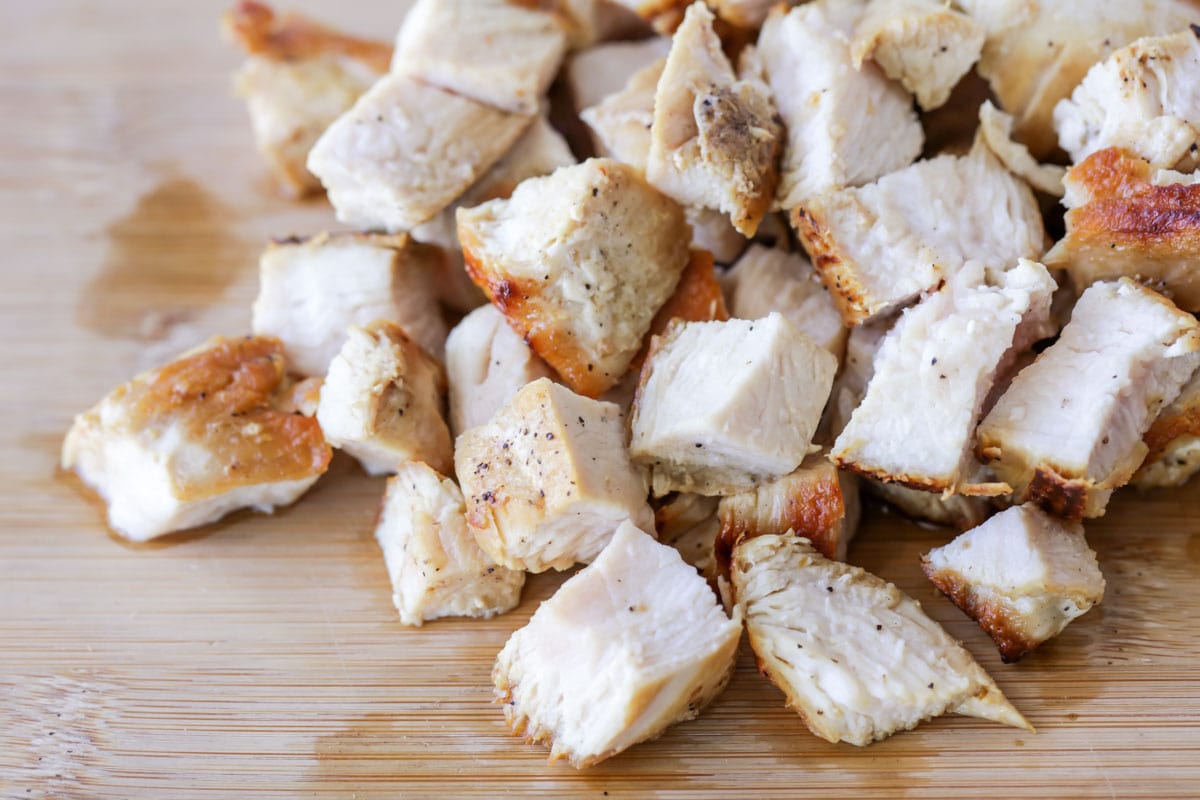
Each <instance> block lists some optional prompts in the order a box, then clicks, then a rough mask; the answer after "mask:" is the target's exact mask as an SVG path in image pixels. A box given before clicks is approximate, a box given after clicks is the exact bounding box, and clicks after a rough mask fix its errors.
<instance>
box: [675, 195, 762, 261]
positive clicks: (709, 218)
mask: <svg viewBox="0 0 1200 800" xmlns="http://www.w3.org/2000/svg"><path fill="white" fill-rule="evenodd" d="M683 213H684V216H686V217H687V221H688V225H691V226H692V249H693V250H707V251H708V252H710V253H712V254H713V258H714V259H715V260H716V262H717V263H718V264H732V263H733V262H734V261H737V259H738V256H740V255H741V254H742V252H743V251H744V250H745V249H746V245H747V244H749V240H748V239H747V238H746V237H745V236H742V234H740V233H738V230H737V228H735V227H733V223H732V222H730V221H729V217H728V216H726V215H725V214H722V213H721V212H720V211H714V210H713V209H711V208H697V207H695V206H689V207H687V208H685V209H684V210H683Z"/></svg>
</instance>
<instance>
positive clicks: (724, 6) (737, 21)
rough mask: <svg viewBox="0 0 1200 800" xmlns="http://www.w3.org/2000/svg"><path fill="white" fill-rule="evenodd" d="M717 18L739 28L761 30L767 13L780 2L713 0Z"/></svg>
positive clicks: (712, 3)
mask: <svg viewBox="0 0 1200 800" xmlns="http://www.w3.org/2000/svg"><path fill="white" fill-rule="evenodd" d="M709 5H711V6H712V7H713V10H714V11H716V12H717V16H718V17H720V18H721V19H723V20H725V21H726V22H728V23H730V24H731V25H735V26H737V27H739V28H746V29H749V30H755V29H757V28H761V27H762V24H763V22H765V21H766V19H767V13H768V12H770V10H771V8H772V7H773V6H776V5H779V0H712V2H711V3H709Z"/></svg>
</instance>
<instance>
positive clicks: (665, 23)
mask: <svg viewBox="0 0 1200 800" xmlns="http://www.w3.org/2000/svg"><path fill="white" fill-rule="evenodd" d="M616 2H618V3H620V4H621V5H623V6H625V7H626V8H628V9H629V10H630V11H633V12H634V13H636V14H637V15H638V16H639V17H641V18H642V19H644V20H646V22H649V23H650V24H651V25H652V26H653V27H654V30H656V31H658V32H659V33H661V34H663V35H666V36H669V35H670V34H671V33H673V32H674V31H675V29H676V28H677V27H679V23H680V22H682V21H683V15H684V12H685V11H686V9H687V7H688V6H690V5H691V4H692V0H616Z"/></svg>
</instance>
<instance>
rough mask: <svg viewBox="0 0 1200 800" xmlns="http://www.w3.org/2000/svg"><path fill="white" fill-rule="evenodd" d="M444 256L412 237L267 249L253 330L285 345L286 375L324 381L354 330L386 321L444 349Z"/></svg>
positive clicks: (335, 237) (365, 237)
mask: <svg viewBox="0 0 1200 800" xmlns="http://www.w3.org/2000/svg"><path fill="white" fill-rule="evenodd" d="M439 266H440V255H439V254H438V253H437V251H436V250H434V249H433V248H431V247H427V246H425V245H421V244H417V243H416V242H414V241H412V240H411V239H409V237H408V236H405V235H403V234H400V235H386V234H370V233H362V234H332V235H331V234H328V233H322V234H319V235H317V236H314V237H312V238H310V239H287V240H283V241H277V242H273V243H271V244H270V245H268V246H267V249H266V251H265V252H263V254H262V257H261V258H260V259H259V291H258V298H257V299H256V300H255V301H254V314H253V328H254V333H255V334H256V335H259V336H275V337H278V338H279V339H280V341H282V342H283V346H284V355H285V356H286V357H287V362H288V368H289V369H291V370H292V371H293V372H296V373H298V374H300V375H315V376H324V375H325V372H326V371H327V370H328V369H329V364H330V362H332V361H333V358H334V356H336V355H337V354H338V351H339V350H341V349H342V345H343V344H344V343H345V341H346V329H347V328H348V327H350V326H351V325H366V324H367V323H370V322H374V321H375V320H388V321H391V322H395V323H397V324H398V325H400V326H401V327H402V328H404V330H405V332H406V333H408V334H409V335H410V336H411V337H412V338H413V340H414V341H416V342H418V343H419V344H420V345H421V346H422V347H424V348H425V349H426V350H428V351H429V352H430V353H433V354H435V355H440V354H441V353H442V350H443V348H444V347H445V342H446V324H445V322H443V321H442V315H441V312H440V311H439V310H438V306H437V295H436V292H435V290H434V280H433V275H434V271H435V270H436V269H438V268H439Z"/></svg>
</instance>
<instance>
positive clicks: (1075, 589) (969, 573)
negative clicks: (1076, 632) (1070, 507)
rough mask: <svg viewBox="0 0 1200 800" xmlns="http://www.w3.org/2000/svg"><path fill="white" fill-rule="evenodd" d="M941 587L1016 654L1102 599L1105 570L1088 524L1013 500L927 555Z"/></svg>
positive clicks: (1008, 658) (926, 564)
mask: <svg viewBox="0 0 1200 800" xmlns="http://www.w3.org/2000/svg"><path fill="white" fill-rule="evenodd" d="M921 569H922V570H924V572H925V575H926V577H928V578H929V580H930V581H932V582H933V585H934V586H936V587H937V588H938V589H939V590H940V591H941V592H942V594H944V595H946V596H947V597H949V598H950V599H951V600H952V601H954V605H956V606H958V607H959V608H961V609H962V610H963V613H965V614H966V615H967V616H968V617H970V618H971V619H973V620H975V621H976V622H978V623H979V626H980V627H981V628H983V629H984V630H985V631H987V633H988V636H991V637H992V641H994V642H995V643H996V647H998V648H999V649H1000V656H1001V657H1002V658H1003V659H1004V661H1005V662H1013V661H1016V660H1018V659H1019V658H1021V656H1023V655H1025V654H1026V653H1028V652H1029V651H1031V650H1033V649H1034V648H1035V647H1037V646H1038V645H1040V644H1042V642H1045V641H1046V640H1048V639H1050V638H1053V637H1055V636H1057V635H1058V634H1060V633H1062V630H1063V628H1065V627H1067V624H1068V623H1069V622H1071V620H1073V619H1075V618H1076V617H1080V616H1082V615H1083V614H1085V613H1087V611H1088V609H1090V608H1091V607H1092V606H1094V605H1096V604H1097V603H1099V602H1100V599H1101V598H1102V597H1103V596H1104V576H1103V575H1101V574H1100V566H1099V565H1098V564H1097V563H1096V554H1095V553H1094V552H1092V549H1091V548H1090V547H1088V544H1087V540H1086V539H1084V537H1083V526H1082V525H1080V524H1079V523H1078V522H1068V521H1065V520H1060V519H1058V518H1056V517H1052V516H1050V515H1049V514H1047V513H1046V512H1045V511H1042V510H1041V509H1040V508H1038V507H1037V506H1036V505H1033V504H1026V505H1020V506H1013V507H1012V508H1008V509H1005V510H1004V511H1001V512H1000V513H998V514H996V515H995V516H993V517H992V518H991V519H989V520H988V521H987V522H985V523H983V524H982V525H980V526H979V527H978V528H975V529H974V530H970V531H967V532H966V533H964V534H962V535H960V536H959V537H958V538H957V539H955V540H954V541H952V542H950V543H949V544H947V545H944V546H942V547H936V548H934V549H933V550H930V551H929V552H928V553H926V554H925V555H924V556H922V558H921Z"/></svg>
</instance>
